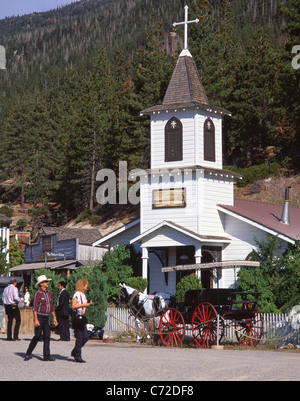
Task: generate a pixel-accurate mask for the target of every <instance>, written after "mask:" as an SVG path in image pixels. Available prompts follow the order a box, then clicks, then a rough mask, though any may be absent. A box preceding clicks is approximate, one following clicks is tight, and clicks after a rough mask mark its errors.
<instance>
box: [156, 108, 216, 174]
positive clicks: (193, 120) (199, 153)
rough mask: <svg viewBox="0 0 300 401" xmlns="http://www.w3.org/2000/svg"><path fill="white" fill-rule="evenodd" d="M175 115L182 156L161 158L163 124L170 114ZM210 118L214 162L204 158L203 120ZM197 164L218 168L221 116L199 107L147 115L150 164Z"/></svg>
mask: <svg viewBox="0 0 300 401" xmlns="http://www.w3.org/2000/svg"><path fill="white" fill-rule="evenodd" d="M172 117H176V118H178V119H179V120H180V121H181V123H182V127H183V158H182V160H181V161H174V162H166V161H165V127H166V124H167V122H168V121H169V120H170V119H171V118H172ZM208 117H209V118H210V119H211V120H212V121H213V123H214V126H215V155H216V160H215V161H214V162H212V161H207V160H204V123H205V121H206V119H207V118H208ZM194 165H201V166H203V167H210V168H217V169H222V118H221V117H220V116H219V115H217V114H213V113H206V114H204V113H201V112H200V111H199V110H198V111H197V110H189V111H180V112H176V113H172V112H170V113H160V114H156V115H154V116H151V168H152V169H154V168H163V167H165V168H173V167H185V166H194Z"/></svg>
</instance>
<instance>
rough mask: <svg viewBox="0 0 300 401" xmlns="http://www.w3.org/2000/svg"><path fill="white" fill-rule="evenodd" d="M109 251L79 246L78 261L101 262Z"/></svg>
mask: <svg viewBox="0 0 300 401" xmlns="http://www.w3.org/2000/svg"><path fill="white" fill-rule="evenodd" d="M105 252H107V249H105V248H99V247H93V246H89V245H79V247H78V260H80V261H85V260H98V261H101V260H102V258H103V256H104V254H105Z"/></svg>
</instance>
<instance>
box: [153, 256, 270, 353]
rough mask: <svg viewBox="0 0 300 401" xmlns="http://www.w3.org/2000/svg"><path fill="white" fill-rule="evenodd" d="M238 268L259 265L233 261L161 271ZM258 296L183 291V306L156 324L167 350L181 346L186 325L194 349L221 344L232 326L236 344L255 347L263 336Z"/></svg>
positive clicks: (224, 292) (165, 313) (166, 312)
mask: <svg viewBox="0 0 300 401" xmlns="http://www.w3.org/2000/svg"><path fill="white" fill-rule="evenodd" d="M241 265H244V266H245V265H246V266H251V267H254V266H258V265H259V264H258V262H247V261H246V262H237V261H235V262H223V263H222V262H219V263H209V264H206V265H202V266H201V265H192V266H175V267H172V268H163V269H162V270H163V271H165V272H166V271H171V269H172V270H180V269H182V270H183V269H184V270H187V269H192V268H193V269H195V267H197V268H202V269H203V268H217V269H222V268H234V269H235V268H236V267H240V266H241ZM199 266H201V267H199ZM167 269H168V270H167ZM259 295H260V293H258V292H238V291H237V290H233V289H220V288H216V289H203V290H192V291H186V292H185V294H184V301H183V302H182V303H177V304H176V306H175V307H174V308H169V309H167V310H166V311H164V312H163V313H162V315H161V318H160V323H159V333H160V337H161V340H162V341H163V343H164V344H165V345H167V346H178V345H180V344H181V342H182V341H183V338H184V336H185V332H186V326H187V325H189V326H190V328H191V330H192V335H193V339H194V341H195V343H196V344H197V346H198V347H201V348H208V347H211V346H212V345H215V344H217V342H218V341H221V340H222V337H223V336H224V333H225V330H226V328H228V327H232V326H233V328H234V330H235V333H236V337H237V340H238V342H239V344H241V345H245V346H251V347H255V346H256V345H258V344H259V342H260V340H261V337H262V334H263V319H262V315H261V313H260V311H259V309H258V307H257V302H258V299H259Z"/></svg>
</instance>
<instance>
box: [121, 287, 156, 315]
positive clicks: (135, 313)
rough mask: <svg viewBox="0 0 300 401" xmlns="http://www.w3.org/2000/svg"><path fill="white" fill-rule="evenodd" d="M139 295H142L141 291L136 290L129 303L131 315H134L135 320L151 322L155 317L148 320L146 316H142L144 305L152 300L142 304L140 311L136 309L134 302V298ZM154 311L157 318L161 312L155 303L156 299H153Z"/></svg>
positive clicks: (146, 299)
mask: <svg viewBox="0 0 300 401" xmlns="http://www.w3.org/2000/svg"><path fill="white" fill-rule="evenodd" d="M139 293H140V291H138V290H135V291H134V292H133V293H132V294H131V296H130V299H129V301H128V302H127V306H128V308H129V310H130V312H131V314H132V315H133V316H134V317H135V318H138V319H141V320H144V321H147V320H150V319H152V318H153V316H151V317H149V318H146V317H145V316H143V315H141V310H142V308H143V306H144V304H145V303H146V302H147V301H148V300H149V299H150V298H145V300H144V302H142V304H141V307H140V308H139V309H138V308H136V307H135V306H134V305H133V300H134V298H135V297H136V296H137V295H138V294H139ZM153 309H154V316H156V315H157V314H158V312H160V311H159V309H158V306H157V304H156V302H155V301H154V299H153Z"/></svg>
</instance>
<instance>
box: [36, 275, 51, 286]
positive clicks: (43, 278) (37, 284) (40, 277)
mask: <svg viewBox="0 0 300 401" xmlns="http://www.w3.org/2000/svg"><path fill="white" fill-rule="evenodd" d="M51 280H52V279H51V278H47V277H46V276H45V275H42V276H39V277H38V279H37V282H36V285H35V288H39V285H40V284H41V283H42V282H44V281H51Z"/></svg>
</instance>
